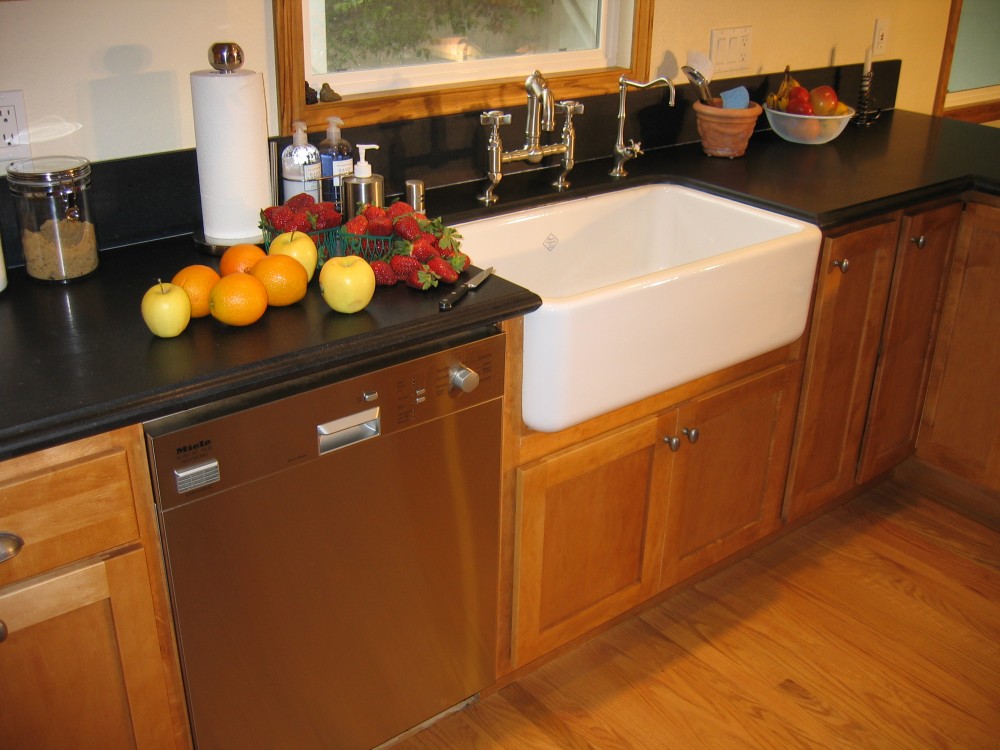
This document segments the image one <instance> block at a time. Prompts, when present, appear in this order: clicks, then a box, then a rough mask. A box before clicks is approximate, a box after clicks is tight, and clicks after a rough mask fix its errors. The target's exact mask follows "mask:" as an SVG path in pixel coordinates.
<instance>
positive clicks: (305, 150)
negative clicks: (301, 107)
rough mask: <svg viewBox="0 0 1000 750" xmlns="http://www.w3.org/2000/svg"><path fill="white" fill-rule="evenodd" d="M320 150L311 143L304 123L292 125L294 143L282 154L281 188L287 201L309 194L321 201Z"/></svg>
mask: <svg viewBox="0 0 1000 750" xmlns="http://www.w3.org/2000/svg"><path fill="white" fill-rule="evenodd" d="M322 174H323V173H322V166H321V165H320V160H319V149H318V148H316V147H315V146H314V145H312V144H311V143H309V136H308V133H307V132H306V124H305V123H304V122H293V123H292V142H291V144H290V145H288V146H286V147H285V150H284V151H282V152H281V183H282V184H281V187H282V194H283V195H284V197H285V200H286V201H287V200H288V199H289V198H291V197H293V196H296V195H298V194H299V193H308V194H309V195H311V196H312V197H313V198H314V199H315V200H316V201H319V200H321V198H320V191H319V183H320V178H321V177H322Z"/></svg>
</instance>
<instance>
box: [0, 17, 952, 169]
mask: <svg viewBox="0 0 1000 750" xmlns="http://www.w3.org/2000/svg"><path fill="white" fill-rule="evenodd" d="M948 8H949V0H806V1H804V2H803V1H801V0H800V2H789V1H788V0H756V1H755V2H747V1H746V0H702V1H701V2H699V3H685V2H680V0H656V13H655V18H654V22H653V24H654V43H653V61H654V68H657V69H658V71H657V72H658V73H662V72H669V73H671V74H672V75H674V76H677V70H678V65H680V64H683V62H684V58H685V57H686V55H687V51H688V50H689V49H701V50H704V51H707V50H708V46H709V34H710V31H711V29H713V28H720V27H726V26H745V25H750V26H753V34H754V39H753V50H752V60H751V62H752V66H751V72H755V73H756V72H774V71H779V70H782V69H784V67H785V65H786V64H788V65H791V66H792V68H793V69H794V68H814V67H823V66H826V65H831V64H838V65H839V64H845V63H860V62H861V61H862V60H863V58H864V51H865V48H866V47H868V45H869V44H871V37H872V31H873V28H874V24H875V17H876V16H882V17H887V18H889V19H890V20H891V26H890V41H889V52H888V55H887V56H888V57H891V58H901V59H902V60H903V68H902V77H901V80H900V87H899V94H898V97H897V102H896V103H897V106H898V107H900V108H902V109H912V110H915V111H919V112H930V111H931V106H932V103H933V98H934V89H935V86H936V83H937V75H938V67H939V65H940V61H941V52H942V49H943V46H944V35H945V30H946V25H947V19H948ZM0 34H2V37H3V39H4V43H3V45H2V46H0V91H7V90H11V89H16V90H21V91H23V92H24V98H25V106H26V109H27V113H28V122H29V126H30V129H31V139H32V153H33V155H35V156H43V155H47V154H56V153H66V154H73V155H78V156H85V157H87V158H89V159H91V160H95V161H103V160H107V159H114V158H119V157H127V156H136V155H141V154H150V153H157V152H161V151H174V150H177V149H183V148H192V147H194V124H193V121H192V117H191V93H190V85H189V78H188V76H189V74H190V73H191V72H192V71H194V70H203V69H206V68H208V59H207V54H208V48H209V46H210V45H211V44H212V43H213V42H217V41H235V42H238V43H239V44H240V45H241V46H242V47H243V50H244V52H245V55H246V60H247V62H246V67H247V68H250V69H253V70H259V71H262V72H263V73H264V76H265V80H264V85H265V90H266V92H267V103H268V109H269V112H268V117H269V122H270V132H271V134H272V135H276V134H277V112H276V108H277V104H276V102H277V99H276V89H275V73H274V52H273V46H274V34H273V29H272V20H271V3H270V2H269V0H7V1H6V2H0ZM730 75H732V74H730ZM720 77H721V76H720ZM675 80H677V81H678V82H683V76H681V77H679V78H675Z"/></svg>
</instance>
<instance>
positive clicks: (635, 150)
mask: <svg viewBox="0 0 1000 750" xmlns="http://www.w3.org/2000/svg"><path fill="white" fill-rule="evenodd" d="M629 86H631V87H632V88H636V89H651V88H655V87H657V86H669V87H670V106H671V107H672V106H674V95H675V92H674V84H673V83H671V81H670V79H668V78H654V79H653V80H652V81H649V82H648V83H639V82H637V81H630V80H629V79H628V78H626V77H625V76H624V75H623V76H622V77H621V78H619V79H618V142H617V143H615V150H614V157H615V167H614V169H612V170H611V171H610V172H609V173H608V174H610V175H611V176H612V177H624V176H625V175H626V174H628V173H627V172H626V171H625V162H627V161H628V160H629V159H634V158H635V157H637V156H640V155H641V154H642V147H641V144H639V143H637V142H636V141H634V140H629V142H628V145H627V146H626V145H625V94H626V92H627V91H628V87H629Z"/></svg>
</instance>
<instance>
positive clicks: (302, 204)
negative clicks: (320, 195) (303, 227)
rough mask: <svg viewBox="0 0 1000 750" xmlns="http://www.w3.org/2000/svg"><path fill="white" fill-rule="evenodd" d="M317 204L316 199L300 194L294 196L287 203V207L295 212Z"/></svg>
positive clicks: (307, 194) (306, 194)
mask: <svg viewBox="0 0 1000 750" xmlns="http://www.w3.org/2000/svg"><path fill="white" fill-rule="evenodd" d="M315 202H316V199H315V198H313V197H312V196H311V195H309V193H299V194H298V195H293V196H292V197H291V198H289V199H288V200H287V201H285V205H286V206H288V207H289V208H290V209H292V210H293V211H298V210H299V209H300V208H308V207H309V206H311V205H313V204H314V203H315Z"/></svg>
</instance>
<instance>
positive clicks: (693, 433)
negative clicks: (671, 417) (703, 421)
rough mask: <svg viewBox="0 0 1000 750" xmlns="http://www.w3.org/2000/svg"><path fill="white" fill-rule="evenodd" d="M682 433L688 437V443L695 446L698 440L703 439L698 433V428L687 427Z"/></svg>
mask: <svg viewBox="0 0 1000 750" xmlns="http://www.w3.org/2000/svg"><path fill="white" fill-rule="evenodd" d="M681 432H682V433H683V434H684V435H686V436H687V439H688V442H689V443H691V445H694V444H695V443H697V442H698V438H700V437H701V433H700V432H698V428H697V427H685V428H684V429H683V430H681Z"/></svg>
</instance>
